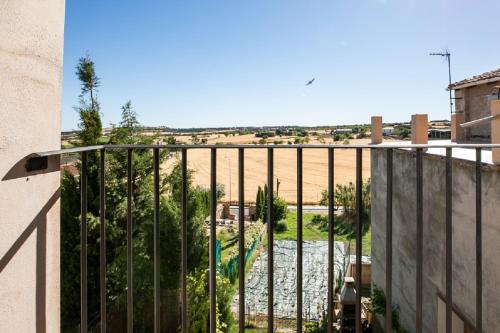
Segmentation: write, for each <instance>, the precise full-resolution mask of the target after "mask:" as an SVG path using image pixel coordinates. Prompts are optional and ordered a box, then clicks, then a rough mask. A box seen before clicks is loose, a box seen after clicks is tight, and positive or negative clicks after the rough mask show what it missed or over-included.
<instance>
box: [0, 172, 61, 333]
mask: <svg viewBox="0 0 500 333" xmlns="http://www.w3.org/2000/svg"><path fill="white" fill-rule="evenodd" d="M18 164H19V163H18ZM16 166H17V164H16ZM12 169H14V168H12ZM12 169H11V170H12ZM23 169H24V165H23ZM45 171H46V170H45ZM9 172H10V171H9ZM24 173H25V175H23V176H19V177H17V178H21V177H26V176H28V174H27V173H26V172H24ZM8 174H9V173H7V175H8ZM32 174H33V173H30V174H29V175H32ZM5 179H6V178H5V177H4V178H3V180H5ZM11 179H12V178H11ZM59 197H60V190H59V189H57V191H56V192H55V193H54V194H52V196H51V197H50V199H49V200H48V201H47V203H46V204H45V205H44V206H43V207H42V209H41V210H40V212H39V213H38V214H37V215H36V216H35V218H34V219H33V220H32V221H31V222H30V224H29V225H28V227H27V228H26V229H24V231H23V232H22V233H21V234H20V235H19V237H18V238H17V239H16V241H15V242H14V244H12V245H11V246H10V248H9V249H8V250H7V252H6V253H5V255H4V256H3V257H2V258H0V274H2V272H3V270H4V268H5V267H7V265H8V264H9V262H10V261H11V260H12V258H14V256H15V255H16V253H17V252H18V251H19V249H21V247H22V246H23V244H24V243H25V242H26V240H27V239H28V238H29V237H30V236H31V234H32V233H33V232H34V231H35V230H36V332H37V333H45V332H46V328H45V324H46V323H45V321H46V320H45V319H46V318H45V313H46V290H45V289H46V273H47V272H46V267H47V266H46V256H47V213H48V212H49V211H50V210H51V209H52V207H53V206H54V205H55V204H56V203H57V201H58V200H59Z"/></svg>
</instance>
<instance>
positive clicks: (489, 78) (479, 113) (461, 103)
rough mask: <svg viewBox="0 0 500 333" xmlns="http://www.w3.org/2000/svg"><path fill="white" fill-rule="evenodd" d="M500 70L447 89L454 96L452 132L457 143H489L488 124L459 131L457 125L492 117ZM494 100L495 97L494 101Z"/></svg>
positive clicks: (489, 131) (499, 81) (489, 130)
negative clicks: (491, 108)
mask: <svg viewBox="0 0 500 333" xmlns="http://www.w3.org/2000/svg"><path fill="white" fill-rule="evenodd" d="M499 87H500V68H499V69H496V70H493V71H490V72H486V73H483V74H480V75H476V76H473V77H471V78H468V79H465V80H461V81H458V82H455V83H453V84H451V85H450V87H449V88H450V89H452V90H453V91H454V92H455V113H454V114H453V115H452V129H453V131H452V132H455V133H456V137H455V138H453V134H452V139H454V141H457V142H484V143H490V142H491V125H490V123H489V122H488V121H485V122H482V123H479V124H477V125H474V126H470V127H467V128H462V127H461V126H460V125H461V124H464V123H468V122H471V121H474V120H479V119H483V118H485V117H488V116H490V115H491V113H490V107H489V104H490V101H491V99H498V93H499ZM495 96H496V97H495Z"/></svg>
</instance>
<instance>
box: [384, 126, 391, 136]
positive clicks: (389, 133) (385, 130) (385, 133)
mask: <svg viewBox="0 0 500 333" xmlns="http://www.w3.org/2000/svg"><path fill="white" fill-rule="evenodd" d="M382 134H383V135H384V136H389V135H393V134H394V127H384V128H383V129H382Z"/></svg>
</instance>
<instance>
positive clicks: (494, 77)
mask: <svg viewBox="0 0 500 333" xmlns="http://www.w3.org/2000/svg"><path fill="white" fill-rule="evenodd" d="M485 80H488V81H500V68H499V69H495V70H493V71H490V72H486V73H483V74H479V75H475V76H473V77H471V78H468V79H465V80H462V81H458V82H455V83H452V84H451V85H450V88H451V89H456V88H457V87H460V86H463V85H467V86H473V85H476V84H482V83H484V82H482V81H485Z"/></svg>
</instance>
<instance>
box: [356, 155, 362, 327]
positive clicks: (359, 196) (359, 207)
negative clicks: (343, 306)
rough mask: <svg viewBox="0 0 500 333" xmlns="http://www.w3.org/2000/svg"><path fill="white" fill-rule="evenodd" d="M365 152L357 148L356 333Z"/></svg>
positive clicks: (359, 291)
mask: <svg viewBox="0 0 500 333" xmlns="http://www.w3.org/2000/svg"><path fill="white" fill-rule="evenodd" d="M362 162H363V150H362V149H361V148H356V332H361V276H362V272H361V269H362V268H361V255H362V245H363V244H362V238H361V234H362V228H363V225H362V223H363V220H362V219H363V202H362V200H363V198H362V196H363V193H362V189H363V179H362V176H363V174H362V166H363V163H362Z"/></svg>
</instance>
